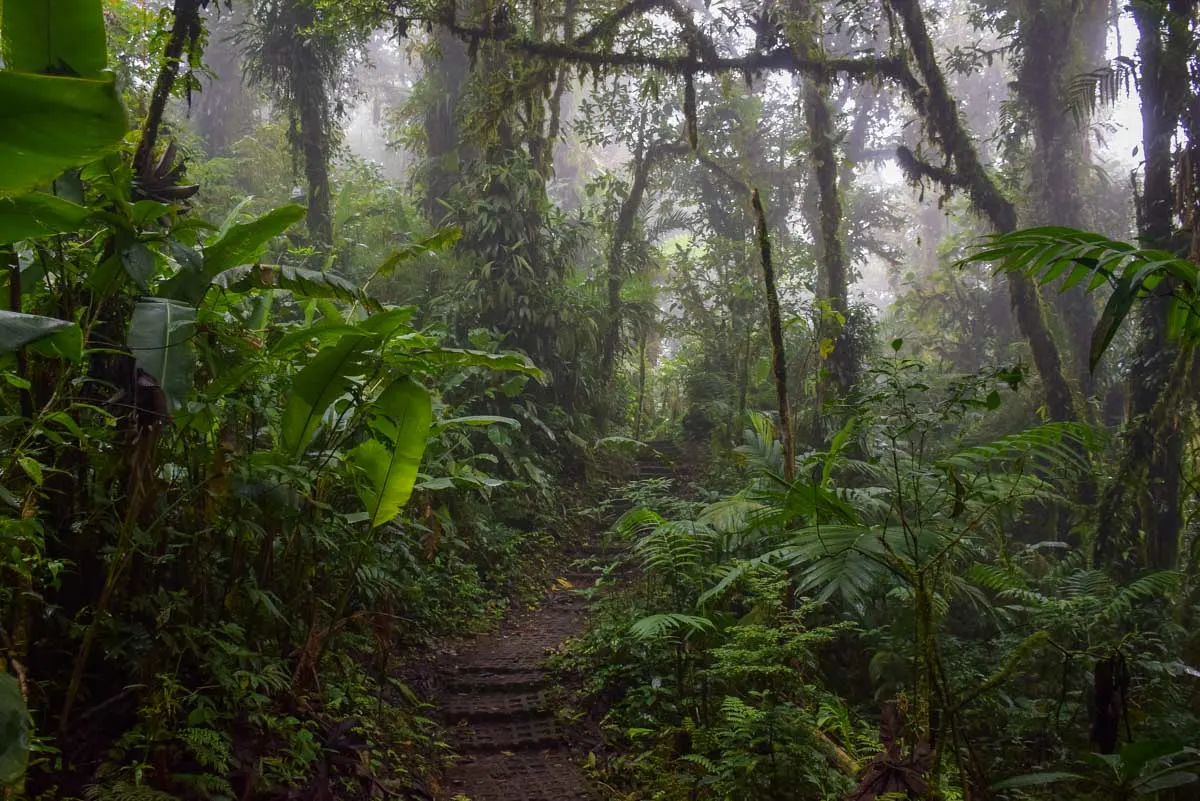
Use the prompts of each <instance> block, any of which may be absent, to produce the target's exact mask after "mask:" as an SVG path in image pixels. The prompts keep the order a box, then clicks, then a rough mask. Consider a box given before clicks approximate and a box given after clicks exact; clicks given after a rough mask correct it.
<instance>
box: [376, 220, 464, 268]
mask: <svg viewBox="0 0 1200 801" xmlns="http://www.w3.org/2000/svg"><path fill="white" fill-rule="evenodd" d="M459 239H462V231H461V230H460V229H458V228H442V229H440V230H439V231H438V232H437V233H435V234H433V236H430V237H427V238H425V239H422V240H420V241H417V242H411V243H409V244H407V245H404V246H402V247H400V248H397V249H396V250H394V251H393V252H392V254H391V255H390V256H388V257H387V259H385V260H384V262H383V264H381V265H379V269H377V270H376V271H375V275H377V276H380V277H383V278H386V277H387V276H389V275H392V274H393V273H395V272H396V269H397V268H398V267H399V266H400V265H401V264H403V263H404V262H406V261H410V260H411V259H414V258H416V257H417V256H421V255H423V254H426V253H439V252H441V251H443V250H446V249H447V248H449V247H450V246H451V245H453V244H454V243H455V242H457V241H458V240H459Z"/></svg>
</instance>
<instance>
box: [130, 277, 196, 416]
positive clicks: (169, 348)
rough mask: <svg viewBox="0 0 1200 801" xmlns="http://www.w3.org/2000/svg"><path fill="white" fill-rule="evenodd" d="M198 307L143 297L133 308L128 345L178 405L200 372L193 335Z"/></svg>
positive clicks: (185, 396) (140, 364)
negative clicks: (193, 345)
mask: <svg viewBox="0 0 1200 801" xmlns="http://www.w3.org/2000/svg"><path fill="white" fill-rule="evenodd" d="M195 332H196V309H195V308H194V307H192V306H188V305H186V304H183V303H179V302H177V301H174V300H168V299H166V298H143V299H142V300H139V301H138V303H137V305H136V306H135V307H134V309H133V318H132V319H131V320H130V322H129V334H128V335H127V337H126V344H127V345H128V346H129V350H130V351H131V352H132V353H133V356H134V359H136V361H137V366H138V367H140V368H141V369H143V370H145V371H146V372H147V373H149V374H150V375H151V376H153V377H154V380H155V381H157V382H158V385H159V386H160V387H162V389H163V392H164V393H166V396H167V401H168V403H170V405H171V407H172V408H178V407H179V406H181V405H182V404H183V402H184V400H185V399H186V398H187V394H188V392H189V391H190V390H191V388H192V380H193V378H194V376H195V372H196V357H195V350H194V349H193V347H192V337H193V336H194V334H195Z"/></svg>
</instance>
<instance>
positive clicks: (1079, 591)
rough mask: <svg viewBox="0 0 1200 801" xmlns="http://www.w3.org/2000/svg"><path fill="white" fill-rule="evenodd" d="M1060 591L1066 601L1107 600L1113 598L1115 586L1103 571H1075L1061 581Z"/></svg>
mask: <svg viewBox="0 0 1200 801" xmlns="http://www.w3.org/2000/svg"><path fill="white" fill-rule="evenodd" d="M1062 589H1063V597H1065V598H1067V599H1068V600H1078V599H1082V598H1098V599H1107V598H1111V597H1112V596H1113V594H1114V592H1115V591H1116V586H1115V585H1114V584H1113V582H1112V579H1111V578H1109V577H1108V574H1107V573H1105V572H1104V571H1103V570H1076V571H1075V572H1074V573H1071V574H1070V575H1068V576H1067V577H1066V578H1064V579H1063V583H1062Z"/></svg>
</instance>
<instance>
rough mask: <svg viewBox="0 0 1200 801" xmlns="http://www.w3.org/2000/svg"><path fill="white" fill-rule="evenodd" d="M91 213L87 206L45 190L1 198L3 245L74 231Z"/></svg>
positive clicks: (0, 216) (0, 231)
mask: <svg viewBox="0 0 1200 801" xmlns="http://www.w3.org/2000/svg"><path fill="white" fill-rule="evenodd" d="M89 214H90V212H89V211H88V210H87V209H86V208H84V207H83V206H80V205H78V204H76V203H72V202H70V201H69V200H63V199H62V198H59V197H55V196H54V195H48V194H45V193H44V192H34V193H32V194H28V195H21V196H19V197H8V198H0V245H9V244H12V243H13V242H19V241H21V240H23V239H40V238H42V237H46V236H53V235H55V234H62V233H66V232H68V231H74V230H76V229H78V228H79V227H80V226H81V225H83V223H84V221H85V220H87V218H88V215H89Z"/></svg>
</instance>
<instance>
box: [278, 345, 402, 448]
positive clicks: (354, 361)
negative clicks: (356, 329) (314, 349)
mask: <svg viewBox="0 0 1200 801" xmlns="http://www.w3.org/2000/svg"><path fill="white" fill-rule="evenodd" d="M378 342H379V338H378V337H376V336H371V335H368V334H350V335H347V336H343V337H342V338H341V339H339V340H338V342H337V344H335V345H330V346H329V347H326V348H322V349H321V351H320V352H319V353H317V355H316V356H314V357H313V360H312V361H311V362H309V363H308V365H307V366H306V367H305V368H304V369H303V370H301V371H300V372H299V373H298V374H297V375H296V378H295V380H294V381H293V382H292V390H291V392H290V393H288V402H287V406H285V407H284V410H283V420H282V422H281V431H280V445H281V446H282V447H283V450H284V451H285V452H286V453H288V454H289V455H290V456H292V457H293V458H296V459H298V458H300V457H301V456H302V455H303V454H304V451H305V450H306V449H307V448H308V445H309V443H310V442H311V441H312V438H313V434H315V433H316V431H317V427H318V426H319V425H320V424H321V418H322V417H323V416H324V414H325V410H326V409H328V408H329V407H330V405H332V404H333V402H334V401H336V400H337V399H338V398H340V397H341V396H342V395H345V394H346V393H347V392H348V391H349V390H350V388H351V386H352V385H353V380H354V379H355V378H357V377H360V376H362V375H363V373H364V372H365V370H364V367H363V364H364V358H363V355H364V354H365V353H366V351H368V350H369V349H370V348H372V347H373V346H374V345H376V344H377V343H378Z"/></svg>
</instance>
